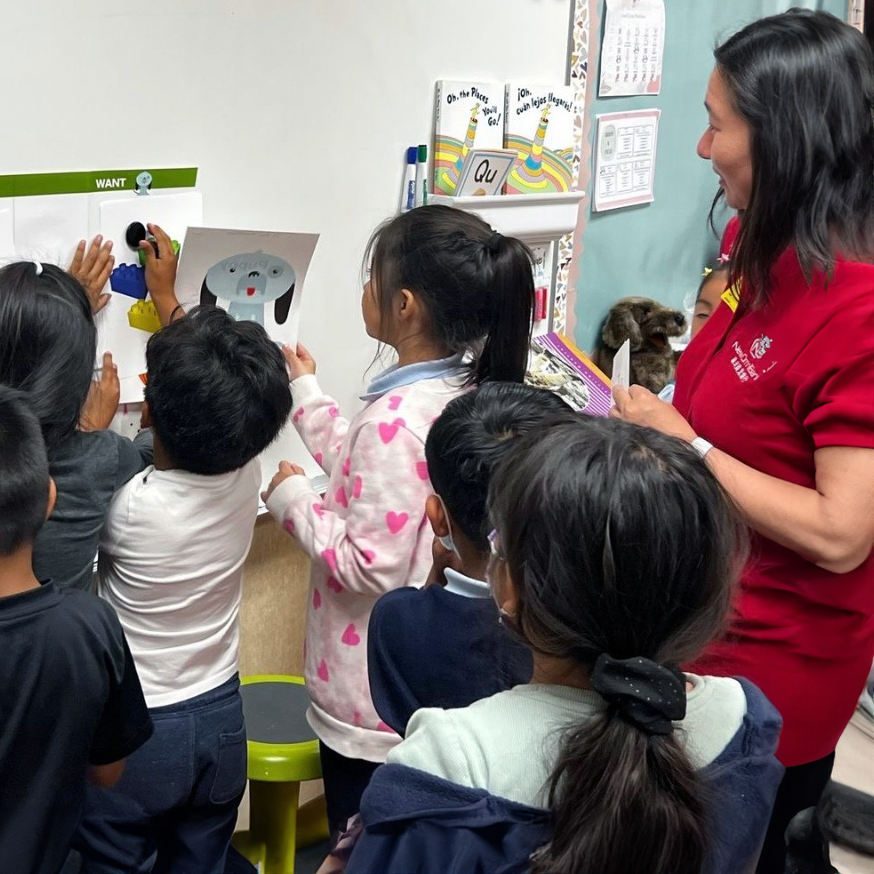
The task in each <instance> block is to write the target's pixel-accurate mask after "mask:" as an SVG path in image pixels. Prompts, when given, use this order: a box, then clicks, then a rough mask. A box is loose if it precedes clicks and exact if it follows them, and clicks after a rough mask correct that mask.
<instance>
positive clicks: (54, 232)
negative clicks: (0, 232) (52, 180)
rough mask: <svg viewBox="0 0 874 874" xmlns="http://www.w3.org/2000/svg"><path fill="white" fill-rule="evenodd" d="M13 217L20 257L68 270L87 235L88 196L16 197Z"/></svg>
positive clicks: (16, 248)
mask: <svg viewBox="0 0 874 874" xmlns="http://www.w3.org/2000/svg"><path fill="white" fill-rule="evenodd" d="M13 218H14V224H13V226H14V235H15V255H16V257H17V258H20V259H22V260H26V261H31V260H35V261H44V262H45V263H47V264H57V266H58V267H63V268H65V269H66V267H67V266H68V265H69V263H70V259H71V258H72V257H73V252H74V251H75V249H76V244H77V243H78V242H79V240H82V239H84V238H85V237H86V236H87V235H88V195H87V194H46V195H38V196H35V197H16V198H15V199H14V204H13Z"/></svg>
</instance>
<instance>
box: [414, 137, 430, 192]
mask: <svg viewBox="0 0 874 874" xmlns="http://www.w3.org/2000/svg"><path fill="white" fill-rule="evenodd" d="M426 203H428V147H427V146H419V150H418V153H417V155H416V200H415V205H416V206H425V204H426Z"/></svg>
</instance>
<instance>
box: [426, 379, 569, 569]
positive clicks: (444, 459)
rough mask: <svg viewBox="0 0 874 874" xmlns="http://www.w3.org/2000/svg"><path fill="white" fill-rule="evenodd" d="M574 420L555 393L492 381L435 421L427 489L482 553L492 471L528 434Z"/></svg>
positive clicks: (428, 442) (428, 446)
mask: <svg viewBox="0 0 874 874" xmlns="http://www.w3.org/2000/svg"><path fill="white" fill-rule="evenodd" d="M576 415H577V414H576V413H574V411H573V410H572V409H571V407H569V406H568V405H567V404H566V403H565V402H564V401H563V400H562V399H561V398H560V397H559V396H558V395H556V394H555V393H554V392H551V391H547V390H546V389H539V388H532V387H531V386H528V385H523V384H521V383H508V382H495V383H486V385H484V386H482V387H480V388H477V389H475V390H474V391H470V392H466V393H465V394H463V395H461V396H460V397H457V398H455V399H454V400H451V401H450V402H449V403H448V404H447V405H446V407H445V408H444V409H443V412H442V413H441V414H440V416H438V418H437V420H436V421H435V422H434V424H433V425H432V426H431V430H430V431H429V432H428V439H427V440H426V441H425V458H426V459H427V462H428V473H429V475H430V477H431V484H432V485H433V486H434V491H435V492H436V493H437V494H438V495H440V497H441V498H442V499H443V503H444V504H445V506H446V509H447V510H448V511H449V514H450V516H451V517H452V521H453V522H454V523H455V524H456V525H457V526H458V527H459V528H460V529H461V531H462V533H463V534H464V536H465V537H466V538H467V539H468V540H469V541H470V542H471V543H473V544H475V545H476V546H478V547H479V548H480V550H482V551H483V552H488V548H489V544H488V533H489V530H490V526H489V519H488V513H487V511H486V501H487V498H488V493H489V482H490V481H491V478H492V471H493V470H494V468H495V466H496V465H497V464H498V462H499V461H500V460H501V459H502V458H503V457H504V456H505V455H506V454H507V452H508V451H509V449H510V447H511V446H512V445H513V444H514V443H515V442H516V440H517V439H518V438H520V437H522V436H523V435H525V434H527V433H528V432H529V431H531V430H533V429H535V428H538V427H540V426H542V425H544V424H546V423H547V422H551V421H555V420H558V419H560V418H562V417H564V418H573V417H574V416H576Z"/></svg>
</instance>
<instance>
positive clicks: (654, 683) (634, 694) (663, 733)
mask: <svg viewBox="0 0 874 874" xmlns="http://www.w3.org/2000/svg"><path fill="white" fill-rule="evenodd" d="M599 662H605V663H606V664H607V665H608V666H609V670H610V671H611V672H613V676H612V677H611V678H610V681H609V682H608V683H604V681H603V677H600V676H599ZM626 677H628V678H629V679H627V680H626ZM591 681H592V688H593V689H595V691H597V692H600V693H601V695H602V697H604V699H605V700H606V702H607V710H606V711H605V713H604V714H603V715H601V716H599V717H597V718H596V719H595V720H594V721H593V720H587V721H586V723H585V724H583V725H581V726H580V727H578V728H575V729H572V730H571V731H569V732H568V734H567V736H566V737H565V739H564V743H563V745H562V750H561V755H560V757H559V760H558V763H557V765H556V767H555V770H554V771H553V774H552V778H551V781H550V784H549V807H550V808H551V811H552V816H553V822H554V827H555V830H554V837H553V840H552V841H551V843H549V844H548V845H547V846H545V847H543V848H542V849H541V850H540V851H539V852H538V853H537V854H536V855H535V857H534V859H533V860H532V866H531V872H532V874H576V872H579V871H598V872H603V874H628V872H630V871H634V872H635V874H663V872H671V874H699V872H700V871H701V866H702V863H703V861H704V854H705V849H706V845H707V841H706V836H707V829H706V822H705V804H704V800H703V798H702V787H701V786H700V783H699V780H698V778H697V775H696V773H695V770H694V769H693V767H692V764H691V762H690V761H689V757H688V756H687V754H686V752H685V750H684V749H683V748H682V747H681V746H680V744H679V743H678V741H677V738H676V735H675V734H674V732H673V727H672V724H671V720H677V719H682V718H683V716H684V715H685V709H686V706H685V705H686V690H685V681H684V679H682V675H680V674H678V673H675V672H673V671H670V670H668V669H667V668H664V667H662V666H660V665H657V664H655V663H654V662H651V661H649V660H647V659H640V658H638V659H630V660H626V661H618V660H614V659H611V658H610V657H609V656H604V655H602V656H600V658H599V659H598V661H596V663H595V668H594V669H593V671H592V675H591ZM632 684H633V685H632ZM605 686H606V687H607V688H605ZM644 688H645V690H646V691H647V692H649V693H650V695H643V694H642V692H640V691H637V690H643V689H644ZM659 690H661V696H660V705H663V706H661V707H660V708H659V709H657V708H655V707H650V706H649V702H647V700H646V699H647V698H650V699H651V700H655V698H656V697H659ZM635 707H637V708H638V709H639V712H638V713H637V714H635Z"/></svg>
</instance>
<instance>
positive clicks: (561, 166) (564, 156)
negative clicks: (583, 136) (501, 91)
mask: <svg viewBox="0 0 874 874" xmlns="http://www.w3.org/2000/svg"><path fill="white" fill-rule="evenodd" d="M575 94H576V89H575V88H574V86H572V85H560V86H554V87H550V86H546V85H529V84H525V83H520V82H510V83H508V84H507V88H506V94H505V107H504V148H506V149H513V150H514V151H515V152H516V154H517V156H518V157H517V159H516V162H515V164H514V165H513V169H512V170H511V171H510V176H509V178H508V179H507V183H506V185H505V186H504V191H505V193H506V194H533V193H537V194H547V193H553V192H559V191H570V190H571V189H573V188H574V187H575V186H576V177H577V166H578V163H579V162H578V158H577V157H576V153H575V149H574V125H575V122H576V117H577V115H578V109H579V107H578V106H577V102H576V98H575Z"/></svg>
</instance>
